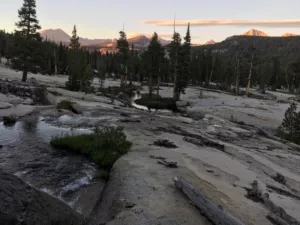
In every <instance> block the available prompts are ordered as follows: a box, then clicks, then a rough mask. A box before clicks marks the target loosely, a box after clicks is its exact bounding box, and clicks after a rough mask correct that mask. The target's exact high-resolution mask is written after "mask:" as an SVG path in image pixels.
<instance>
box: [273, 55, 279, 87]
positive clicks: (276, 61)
mask: <svg viewBox="0 0 300 225" xmlns="http://www.w3.org/2000/svg"><path fill="white" fill-rule="evenodd" d="M279 75H280V61H279V59H278V57H274V58H273V75H272V78H271V86H272V91H276V87H277V79H278V78H279Z"/></svg>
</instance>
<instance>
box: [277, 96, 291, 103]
mask: <svg viewBox="0 0 300 225" xmlns="http://www.w3.org/2000/svg"><path fill="white" fill-rule="evenodd" d="M276 102H277V103H289V99H288V97H285V96H277V98H276Z"/></svg>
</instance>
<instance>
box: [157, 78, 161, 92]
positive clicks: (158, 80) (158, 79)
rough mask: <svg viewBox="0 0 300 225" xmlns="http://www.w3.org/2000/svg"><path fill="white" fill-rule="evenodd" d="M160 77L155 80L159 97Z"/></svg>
mask: <svg viewBox="0 0 300 225" xmlns="http://www.w3.org/2000/svg"><path fill="white" fill-rule="evenodd" d="M160 79H161V78H160V76H158V78H157V96H159V86H160Z"/></svg>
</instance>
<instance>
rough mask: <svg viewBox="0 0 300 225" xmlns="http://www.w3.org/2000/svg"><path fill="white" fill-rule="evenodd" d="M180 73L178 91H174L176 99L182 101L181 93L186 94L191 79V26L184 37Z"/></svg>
mask: <svg viewBox="0 0 300 225" xmlns="http://www.w3.org/2000/svg"><path fill="white" fill-rule="evenodd" d="M179 54H180V55H179V57H180V61H179V65H180V66H179V69H178V70H179V71H178V78H177V80H176V81H177V84H176V85H175V87H176V89H175V90H174V92H175V93H176V94H175V99H174V100H176V101H177V100H179V99H180V93H184V90H185V88H186V86H187V83H188V80H189V79H190V73H191V71H190V62H191V35H190V24H188V28H187V32H186V36H185V37H184V43H183V46H182V48H180V52H179Z"/></svg>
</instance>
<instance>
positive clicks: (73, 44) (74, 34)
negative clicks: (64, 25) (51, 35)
mask: <svg viewBox="0 0 300 225" xmlns="http://www.w3.org/2000/svg"><path fill="white" fill-rule="evenodd" d="M70 41H71V43H70V44H69V47H70V48H71V49H73V50H79V49H80V43H79V37H78V36H77V29H76V25H74V27H73V31H72V37H71V39H70Z"/></svg>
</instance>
